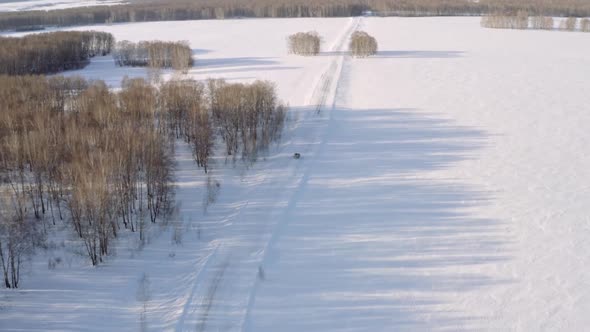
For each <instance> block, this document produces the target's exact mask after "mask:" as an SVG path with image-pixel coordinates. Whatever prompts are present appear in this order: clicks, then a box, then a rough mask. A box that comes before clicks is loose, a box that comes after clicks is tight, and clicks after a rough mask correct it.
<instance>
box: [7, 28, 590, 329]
mask: <svg viewBox="0 0 590 332" xmlns="http://www.w3.org/2000/svg"><path fill="white" fill-rule="evenodd" d="M79 29H82V28H79ZM92 29H94V30H103V31H109V32H112V33H113V34H114V35H115V37H116V38H117V39H118V40H123V39H128V40H134V41H137V40H145V39H161V40H188V41H189V42H190V44H191V45H192V47H193V48H194V53H195V57H196V59H197V60H196V67H195V68H194V69H193V70H191V71H190V73H189V76H191V77H195V78H196V79H205V78H207V77H225V78H226V79H228V80H230V81H252V80H254V79H268V80H272V81H274V82H276V84H277V88H278V91H279V95H280V97H281V98H282V99H284V100H285V101H286V102H288V103H289V104H290V106H291V110H290V116H289V118H290V119H289V122H288V124H287V128H286V132H285V135H284V137H283V139H282V141H281V143H280V144H279V145H278V146H276V147H275V148H273V150H272V151H270V152H269V154H268V156H266V157H264V158H261V160H260V161H259V162H257V163H256V164H254V165H253V166H251V167H245V166H244V165H242V164H240V163H237V164H236V165H232V164H231V163H225V162H224V160H223V158H220V159H216V160H215V165H214V166H213V171H212V175H211V176H212V177H213V178H214V179H216V180H218V181H219V182H220V183H221V191H220V193H219V197H218V200H217V202H216V203H214V204H213V205H211V206H209V208H208V209H207V211H204V206H203V203H202V202H203V195H204V191H205V190H204V183H205V182H206V178H207V176H206V175H205V174H203V172H202V170H199V169H197V168H196V166H195V164H194V162H193V161H192V157H191V155H190V152H189V151H188V150H187V149H186V147H184V146H183V145H182V144H179V146H178V149H177V152H176V153H177V161H178V167H177V168H178V169H177V200H178V202H179V209H178V210H179V212H178V216H177V217H176V218H175V219H174V220H172V221H171V225H170V226H168V227H167V228H163V227H162V228H160V227H156V226H154V227H153V228H152V229H151V234H152V238H151V241H150V243H149V244H148V245H146V246H145V247H144V248H143V249H141V250H139V249H137V244H135V243H133V242H132V241H128V240H126V239H125V238H123V239H121V240H120V241H119V242H118V247H117V254H116V255H115V256H114V257H111V258H109V259H108V261H107V263H106V264H103V265H102V266H100V267H98V268H92V267H90V266H88V263H87V262H86V261H85V260H84V258H83V257H78V256H76V255H74V254H72V253H68V252H64V250H63V249H60V245H59V243H56V244H57V248H56V249H52V250H48V251H46V252H44V251H40V252H38V253H37V255H36V256H35V258H34V259H33V260H32V262H31V264H30V265H29V266H28V268H27V273H26V274H25V275H23V281H22V288H21V289H19V290H17V291H7V290H2V291H0V330H2V331H81V330H84V331H132V330H138V329H141V328H145V330H150V331H195V330H197V331H403V330H408V331H415V330H419V331H443V330H445V331H446V330H451V331H462V330H469V331H471V330H499V331H583V330H585V329H586V328H587V326H589V325H590V317H589V316H588V315H587V312H588V311H589V310H590V281H589V280H590V276H589V274H590V272H589V271H590V270H588V268H587V266H589V264H590V241H588V238H589V237H590V226H589V221H590V220H589V219H590V217H588V215H589V208H588V203H587V202H588V201H589V200H590V154H589V153H587V152H585V150H586V148H587V145H588V141H589V138H590V133H589V131H588V130H587V124H588V123H590V112H588V110H589V109H588V105H590V85H588V79H589V77H590V43H589V42H588V38H590V35H588V34H584V33H575V32H573V33H565V32H552V31H521V30H496V29H483V28H480V26H479V18H463V17H462V18H452V17H451V18H342V19H255V20H224V21H190V22H157V23H139V24H122V25H112V26H93V27H92ZM314 29H315V30H317V31H318V32H319V33H320V34H321V35H322V36H323V38H324V45H323V46H324V51H323V53H322V54H321V55H320V56H317V57H298V56H294V55H288V54H286V41H285V38H286V36H287V35H289V34H291V33H294V32H298V31H307V30H314ZM355 29H362V30H365V31H367V32H369V33H370V34H372V35H374V36H375V37H376V38H377V40H378V42H379V49H380V51H379V54H378V55H376V56H374V57H369V58H365V59H353V58H350V57H349V56H347V55H346V53H345V52H344V51H345V50H346V43H347V38H348V36H349V35H350V33H351V32H352V31H354V30H355ZM68 74H79V75H84V76H86V77H89V78H95V79H105V80H106V81H107V82H108V83H109V84H110V85H111V86H113V87H114V88H117V87H118V84H119V82H120V79H121V78H122V77H123V76H125V75H130V76H144V75H145V71H144V69H133V68H131V69H130V68H118V67H115V66H114V64H113V63H112V59H111V58H110V57H103V58H97V59H93V61H92V63H91V64H90V65H89V66H88V67H87V68H85V69H83V70H80V71H76V72H71V73H68ZM170 75H172V74H170V73H168V74H167V75H166V77H169V76H170ZM317 105H320V107H319V112H317V111H316V110H317V109H318V107H317ZM294 152H299V153H301V155H302V158H301V159H299V160H295V159H293V158H292V157H291V156H292V155H293V153H294ZM175 225H176V226H175ZM174 227H180V228H181V229H183V230H184V232H183V234H184V235H183V241H182V244H181V245H176V244H171V233H172V228H174ZM72 239H74V238H73V237H70V238H67V241H71V240H72ZM58 255H59V257H62V258H63V262H62V263H61V264H59V265H58V267H57V268H56V269H54V270H48V269H47V259H48V258H49V257H57V256H58ZM144 273H145V275H147V276H148V278H149V280H150V284H149V285H150V287H149V290H150V292H149V293H150V297H149V301H148V302H147V305H146V312H145V317H146V319H145V322H144V323H143V324H142V323H141V322H140V315H141V311H142V303H141V302H140V301H138V300H137V289H138V285H139V282H138V280H139V279H140V278H141V276H142V275H143V274H144Z"/></svg>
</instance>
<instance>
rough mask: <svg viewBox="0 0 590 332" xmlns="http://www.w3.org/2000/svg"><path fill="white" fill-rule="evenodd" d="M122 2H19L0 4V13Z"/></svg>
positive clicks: (87, 0)
mask: <svg viewBox="0 0 590 332" xmlns="http://www.w3.org/2000/svg"><path fill="white" fill-rule="evenodd" d="M125 2H127V1H123V0H21V1H5V2H0V12H17V11H28V10H53V9H65V8H75V7H89V6H109V5H116V4H121V3H125Z"/></svg>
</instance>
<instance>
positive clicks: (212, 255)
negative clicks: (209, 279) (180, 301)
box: [175, 245, 219, 331]
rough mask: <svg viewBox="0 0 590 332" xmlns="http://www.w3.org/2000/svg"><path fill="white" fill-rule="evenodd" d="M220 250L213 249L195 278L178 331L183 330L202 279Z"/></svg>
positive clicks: (217, 247)
mask: <svg viewBox="0 0 590 332" xmlns="http://www.w3.org/2000/svg"><path fill="white" fill-rule="evenodd" d="M218 249H219V245H217V246H216V247H215V249H213V251H212V252H211V253H210V254H209V255H208V256H207V257H206V258H205V263H203V265H201V268H200V269H199V271H198V272H197V276H196V277H195V280H194V281H193V288H192V289H191V293H190V294H189V296H188V299H187V301H186V303H185V304H184V307H183V309H182V314H181V315H180V319H179V320H178V323H177V324H176V328H175V330H176V331H182V330H183V328H184V321H185V319H186V315H187V313H188V311H189V310H190V307H191V304H192V303H193V298H194V296H195V293H196V291H197V288H198V287H199V285H200V284H201V281H202V279H203V278H204V275H205V273H204V271H206V270H207V268H208V267H209V266H210V265H211V262H213V258H215V256H216V254H217V250H218Z"/></svg>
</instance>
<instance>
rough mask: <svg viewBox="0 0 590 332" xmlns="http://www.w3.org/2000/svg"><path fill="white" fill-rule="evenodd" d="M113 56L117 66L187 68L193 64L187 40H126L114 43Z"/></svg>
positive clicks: (182, 69)
mask: <svg viewBox="0 0 590 332" xmlns="http://www.w3.org/2000/svg"><path fill="white" fill-rule="evenodd" d="M113 58H114V60H115V63H116V64H117V65H118V66H133V67H146V66H149V67H154V68H174V69H175V70H181V71H184V70H187V69H188V68H190V67H191V66H192V65H193V57H192V50H191V48H190V46H189V44H188V42H185V41H181V42H164V41H141V42H138V43H133V42H130V41H127V40H124V41H120V42H118V43H117V44H116V46H115V49H114V51H113Z"/></svg>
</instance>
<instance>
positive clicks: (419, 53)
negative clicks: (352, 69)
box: [320, 50, 464, 59]
mask: <svg viewBox="0 0 590 332" xmlns="http://www.w3.org/2000/svg"><path fill="white" fill-rule="evenodd" d="M348 53H349V52H346V51H345V52H341V51H336V52H321V53H320V55H321V56H338V55H347V54H348ZM463 53H464V52H461V51H427V50H415V51H414V50H412V51H378V52H377V54H376V55H373V56H371V58H413V59H420V58H422V59H445V58H459V57H462V56H463Z"/></svg>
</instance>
